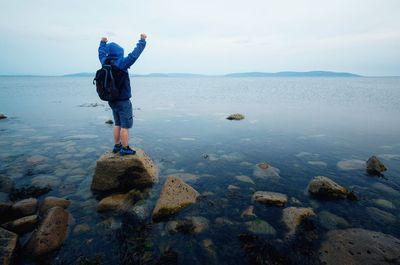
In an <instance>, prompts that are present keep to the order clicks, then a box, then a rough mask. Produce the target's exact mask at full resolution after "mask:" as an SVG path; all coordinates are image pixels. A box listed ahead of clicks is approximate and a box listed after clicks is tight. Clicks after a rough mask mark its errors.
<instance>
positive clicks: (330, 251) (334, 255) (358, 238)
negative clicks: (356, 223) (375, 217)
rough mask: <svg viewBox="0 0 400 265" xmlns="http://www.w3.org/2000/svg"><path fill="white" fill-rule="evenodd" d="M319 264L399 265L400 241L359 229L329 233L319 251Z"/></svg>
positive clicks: (389, 236)
mask: <svg viewBox="0 0 400 265" xmlns="http://www.w3.org/2000/svg"><path fill="white" fill-rule="evenodd" d="M319 259H320V261H321V263H322V264H326V265H336V264H352V265H373V264H379V265H389V264H400V240H399V239H398V238H395V237H393V236H391V235H387V234H383V233H380V232H375V231H369V230H365V229H361V228H351V229H345V230H332V231H329V232H328V233H327V235H326V240H325V241H324V242H323V243H322V245H321V247H320V250H319Z"/></svg>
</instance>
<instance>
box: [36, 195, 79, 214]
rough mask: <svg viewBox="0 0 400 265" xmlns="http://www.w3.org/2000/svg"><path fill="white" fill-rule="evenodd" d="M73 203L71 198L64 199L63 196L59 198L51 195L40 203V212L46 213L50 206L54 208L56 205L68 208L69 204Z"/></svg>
mask: <svg viewBox="0 0 400 265" xmlns="http://www.w3.org/2000/svg"><path fill="white" fill-rule="evenodd" d="M70 204H71V201H70V200H67V199H63V198H58V197H53V196H49V197H46V198H45V199H44V200H43V202H42V204H41V205H40V209H39V211H40V213H41V214H44V213H46V212H47V211H48V210H49V209H50V208H53V207H55V206H59V207H61V208H64V209H66V208H68V206H69V205H70Z"/></svg>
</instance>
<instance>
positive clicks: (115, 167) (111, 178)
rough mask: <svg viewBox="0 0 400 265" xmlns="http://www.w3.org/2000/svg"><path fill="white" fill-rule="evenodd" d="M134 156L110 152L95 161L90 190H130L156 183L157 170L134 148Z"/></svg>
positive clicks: (148, 159)
mask: <svg viewBox="0 0 400 265" xmlns="http://www.w3.org/2000/svg"><path fill="white" fill-rule="evenodd" d="M135 150H136V154H135V155H127V156H120V155H119V154H113V153H112V152H111V151H108V152H106V153H105V154H104V155H102V156H101V157H100V159H99V160H97V163H96V170H95V173H94V176H93V180H92V186H91V189H92V190H94V191H110V190H121V191H123V190H130V189H132V188H138V187H143V186H150V185H152V184H153V183H155V182H157V181H158V172H157V168H156V166H155V165H154V163H153V161H151V159H150V158H149V157H148V156H147V155H146V153H145V152H144V151H143V150H141V149H138V148H135Z"/></svg>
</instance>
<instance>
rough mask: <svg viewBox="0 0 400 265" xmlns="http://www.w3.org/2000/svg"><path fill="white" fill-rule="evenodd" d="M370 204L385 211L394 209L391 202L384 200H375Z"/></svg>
mask: <svg viewBox="0 0 400 265" xmlns="http://www.w3.org/2000/svg"><path fill="white" fill-rule="evenodd" d="M372 202H373V203H374V204H375V205H377V206H380V207H382V208H386V209H394V208H396V207H395V206H394V204H393V202H391V201H388V200H385V199H375V200H372Z"/></svg>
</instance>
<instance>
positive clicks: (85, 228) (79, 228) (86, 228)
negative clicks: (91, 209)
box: [73, 224, 90, 235]
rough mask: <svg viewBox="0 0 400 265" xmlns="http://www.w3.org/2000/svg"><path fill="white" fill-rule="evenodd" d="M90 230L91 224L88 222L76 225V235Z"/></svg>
mask: <svg viewBox="0 0 400 265" xmlns="http://www.w3.org/2000/svg"><path fill="white" fill-rule="evenodd" d="M89 231H90V226H89V225H88V224H78V225H76V226H75V227H74V231H73V233H74V235H79V234H82V233H85V232H89Z"/></svg>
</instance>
